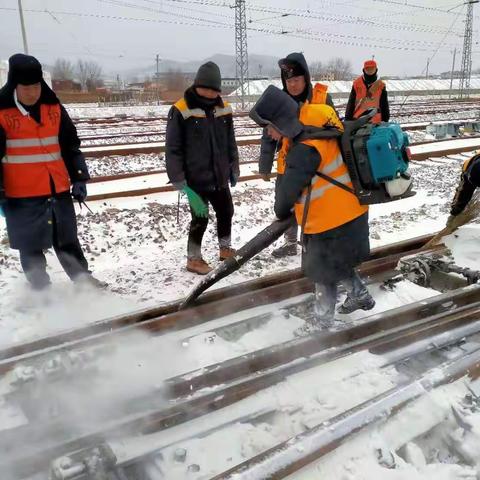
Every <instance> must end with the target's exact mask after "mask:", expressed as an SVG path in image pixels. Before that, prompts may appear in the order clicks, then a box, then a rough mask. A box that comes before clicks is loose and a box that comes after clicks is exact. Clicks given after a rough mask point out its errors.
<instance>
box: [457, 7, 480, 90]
mask: <svg viewBox="0 0 480 480" xmlns="http://www.w3.org/2000/svg"><path fill="white" fill-rule="evenodd" d="M478 2H479V0H469V1H468V2H466V3H467V19H466V22H465V35H464V37H463V53H462V70H461V74H460V75H461V76H460V98H464V97H469V96H470V93H469V89H470V78H471V76H472V36H473V4H474V3H478Z"/></svg>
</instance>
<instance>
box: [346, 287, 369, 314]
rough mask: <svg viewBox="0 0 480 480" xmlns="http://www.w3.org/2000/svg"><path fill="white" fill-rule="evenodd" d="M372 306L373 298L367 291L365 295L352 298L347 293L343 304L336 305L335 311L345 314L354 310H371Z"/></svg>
mask: <svg viewBox="0 0 480 480" xmlns="http://www.w3.org/2000/svg"><path fill="white" fill-rule="evenodd" d="M374 306H375V300H374V299H373V298H372V296H371V295H370V294H369V293H368V292H367V294H366V295H363V296H361V297H357V298H352V297H350V296H349V295H347V298H346V299H345V301H344V302H343V304H342V305H340V306H339V307H338V310H337V312H338V313H341V314H344V315H347V314H349V313H352V312H355V311H356V310H371V309H372V308H373V307H374Z"/></svg>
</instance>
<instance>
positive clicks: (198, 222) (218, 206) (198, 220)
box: [187, 187, 233, 258]
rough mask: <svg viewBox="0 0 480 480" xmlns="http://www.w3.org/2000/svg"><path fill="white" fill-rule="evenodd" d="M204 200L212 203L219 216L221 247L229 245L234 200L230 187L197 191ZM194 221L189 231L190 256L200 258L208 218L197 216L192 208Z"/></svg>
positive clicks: (218, 230) (219, 240)
mask: <svg viewBox="0 0 480 480" xmlns="http://www.w3.org/2000/svg"><path fill="white" fill-rule="evenodd" d="M197 193H198V194H199V195H200V196H201V197H202V200H203V201H204V202H205V203H206V204H207V205H208V204H209V203H210V204H211V205H212V207H213V210H214V211H215V215H216V217H217V236H218V243H219V246H220V247H229V246H230V244H231V235H232V217H233V201H232V194H231V193H230V188H228V187H227V188H222V189H219V190H212V191H207V192H197ZM190 211H191V214H192V221H191V222H190V231H189V233H188V252H187V254H188V257H189V258H198V257H201V256H202V252H201V249H202V239H203V235H204V233H205V230H206V229H207V225H208V218H202V217H197V216H196V215H195V214H194V212H193V211H192V210H191V209H190Z"/></svg>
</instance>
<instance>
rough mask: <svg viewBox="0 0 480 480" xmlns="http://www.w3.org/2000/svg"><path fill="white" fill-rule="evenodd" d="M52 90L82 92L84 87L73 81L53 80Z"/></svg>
mask: <svg viewBox="0 0 480 480" xmlns="http://www.w3.org/2000/svg"><path fill="white" fill-rule="evenodd" d="M52 88H53V90H54V91H55V92H80V91H81V89H82V86H81V85H80V83H79V82H75V81H73V80H52Z"/></svg>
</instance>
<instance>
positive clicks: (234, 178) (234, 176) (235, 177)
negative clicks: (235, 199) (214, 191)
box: [230, 171, 238, 188]
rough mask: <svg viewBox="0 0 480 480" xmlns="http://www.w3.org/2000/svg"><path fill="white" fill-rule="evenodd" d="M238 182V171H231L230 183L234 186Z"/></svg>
mask: <svg viewBox="0 0 480 480" xmlns="http://www.w3.org/2000/svg"><path fill="white" fill-rule="evenodd" d="M237 182H238V173H236V172H233V171H232V172H230V185H231V186H232V188H233V187H234V186H235V185H236V184H237Z"/></svg>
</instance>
